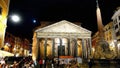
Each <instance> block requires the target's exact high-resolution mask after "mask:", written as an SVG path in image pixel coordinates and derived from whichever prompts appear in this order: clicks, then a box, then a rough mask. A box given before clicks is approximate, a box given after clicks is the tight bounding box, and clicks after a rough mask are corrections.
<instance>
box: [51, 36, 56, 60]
mask: <svg viewBox="0 0 120 68" xmlns="http://www.w3.org/2000/svg"><path fill="white" fill-rule="evenodd" d="M54 50H55V39H54V38H52V57H53V58H54V56H55V52H54Z"/></svg>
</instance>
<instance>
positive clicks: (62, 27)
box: [35, 20, 91, 33]
mask: <svg viewBox="0 0 120 68" xmlns="http://www.w3.org/2000/svg"><path fill="white" fill-rule="evenodd" d="M35 32H66V33H67V32H68V33H91V31H89V30H87V29H85V28H83V27H81V26H80V25H79V26H78V25H76V24H73V23H71V22H69V21H66V20H62V21H60V22H57V23H54V24H52V25H49V26H46V27H43V28H38V29H37V30H35Z"/></svg>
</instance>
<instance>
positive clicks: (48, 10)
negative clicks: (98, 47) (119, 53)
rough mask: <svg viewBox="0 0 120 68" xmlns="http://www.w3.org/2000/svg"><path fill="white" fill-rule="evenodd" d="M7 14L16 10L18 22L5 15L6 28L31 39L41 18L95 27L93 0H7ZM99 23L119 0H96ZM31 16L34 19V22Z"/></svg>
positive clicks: (108, 20)
mask: <svg viewBox="0 0 120 68" xmlns="http://www.w3.org/2000/svg"><path fill="white" fill-rule="evenodd" d="M10 1H11V2H10V8H9V15H8V16H10V15H12V14H15V13H16V14H19V15H20V16H21V18H22V20H21V21H20V24H14V23H13V22H12V21H11V20H10V18H9V17H8V22H7V32H9V33H11V34H13V35H15V36H18V37H21V38H28V39H29V40H32V36H33V29H34V28H35V27H37V26H40V25H41V24H40V22H41V21H48V22H53V23H55V22H58V21H61V20H67V21H70V22H81V23H82V27H84V28H86V29H88V30H90V31H92V33H93V34H94V33H95V32H96V31H97V22H96V1H95V0H10ZM99 6H100V8H101V13H102V19H103V24H104V25H106V24H107V23H109V22H110V21H111V17H112V15H113V14H114V12H115V10H116V8H117V7H118V6H120V1H119V0H99ZM33 20H36V22H35V23H34V22H33Z"/></svg>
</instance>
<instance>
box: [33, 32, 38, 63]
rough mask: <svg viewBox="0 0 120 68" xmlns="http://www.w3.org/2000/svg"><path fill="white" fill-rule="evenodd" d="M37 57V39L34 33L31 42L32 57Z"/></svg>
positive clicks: (34, 59)
mask: <svg viewBox="0 0 120 68" xmlns="http://www.w3.org/2000/svg"><path fill="white" fill-rule="evenodd" d="M37 57H38V39H37V35H36V33H34V35H33V42H32V59H33V61H36V60H37Z"/></svg>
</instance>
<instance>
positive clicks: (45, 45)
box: [44, 38, 47, 59]
mask: <svg viewBox="0 0 120 68" xmlns="http://www.w3.org/2000/svg"><path fill="white" fill-rule="evenodd" d="M46 55H47V38H45V44H44V59H46Z"/></svg>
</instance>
